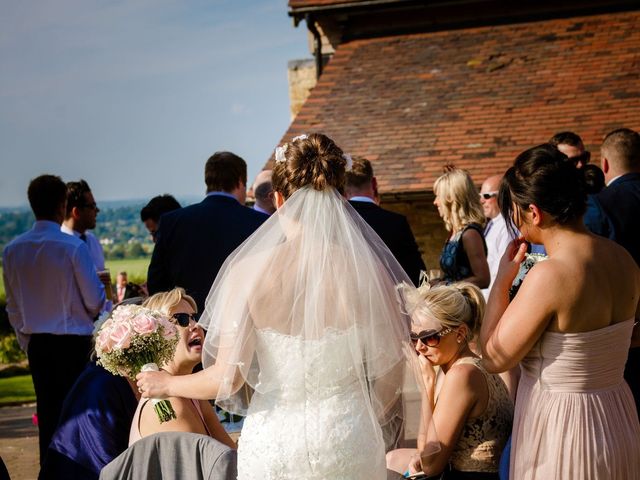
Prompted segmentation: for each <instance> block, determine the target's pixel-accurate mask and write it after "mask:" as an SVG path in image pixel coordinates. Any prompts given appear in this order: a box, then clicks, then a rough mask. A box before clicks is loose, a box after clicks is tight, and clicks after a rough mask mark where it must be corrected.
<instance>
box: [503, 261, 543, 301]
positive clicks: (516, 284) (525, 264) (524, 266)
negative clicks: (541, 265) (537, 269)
mask: <svg viewBox="0 0 640 480" xmlns="http://www.w3.org/2000/svg"><path fill="white" fill-rule="evenodd" d="M546 259H547V256H546V255H545V254H543V253H527V254H525V257H524V260H523V261H522V263H521V264H520V270H518V275H516V278H515V280H514V281H513V283H512V284H511V288H509V301H511V300H513V299H514V298H515V296H516V294H517V293H518V290H520V286H521V285H522V281H523V280H524V277H526V275H527V273H529V270H531V269H532V268H533V266H534V265H535V264H536V263H538V262H541V261H543V260H546Z"/></svg>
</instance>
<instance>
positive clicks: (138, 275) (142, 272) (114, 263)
mask: <svg viewBox="0 0 640 480" xmlns="http://www.w3.org/2000/svg"><path fill="white" fill-rule="evenodd" d="M150 261H151V258H135V259H132V260H126V259H125V260H107V261H106V262H105V264H106V265H105V266H106V267H107V268H108V269H109V270H111V282H112V283H113V284H114V285H115V281H116V275H118V273H119V272H127V279H128V280H129V281H130V282H134V283H144V282H146V281H147V269H148V268H149V262H150Z"/></svg>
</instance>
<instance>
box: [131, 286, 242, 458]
mask: <svg viewBox="0 0 640 480" xmlns="http://www.w3.org/2000/svg"><path fill="white" fill-rule="evenodd" d="M143 306H144V307H147V308H150V309H152V310H157V311H159V312H161V313H163V314H165V315H167V316H168V317H169V318H170V319H171V321H172V322H174V323H176V325H178V332H179V334H180V335H179V340H178V345H177V347H176V352H175V354H174V356H173V360H171V361H170V362H168V363H166V364H165V365H163V366H162V368H163V369H164V370H165V371H167V372H169V373H170V374H171V375H188V374H190V373H191V372H192V371H193V368H194V367H195V366H196V365H197V364H199V363H200V361H201V359H202V346H203V342H204V331H203V330H202V327H200V326H199V325H198V324H197V322H196V316H195V314H196V311H197V307H196V303H195V301H194V300H193V298H191V297H190V296H189V295H187V294H186V293H185V291H184V289H182V288H174V289H173V290H171V291H169V292H162V293H156V294H155V295H153V296H151V297H149V298H148V299H147V300H146V301H145V302H144V303H143ZM169 401H170V402H171V405H172V406H173V409H174V410H175V412H176V417H177V418H176V419H174V420H171V421H169V422H164V423H160V420H158V417H157V415H156V413H155V411H154V409H153V404H152V403H151V402H150V400H149V399H148V398H145V399H142V400H141V401H140V403H139V404H138V408H137V409H136V412H135V415H134V417H133V421H132V423H131V431H130V435H129V445H131V444H133V443H134V442H137V441H138V440H140V439H141V438H142V437H147V436H149V435H153V434H154V433H160V432H191V433H199V434H202V435H209V436H210V437H212V438H214V439H216V440H218V441H219V442H221V443H223V444H225V445H227V446H229V447H231V448H236V444H235V443H234V442H233V440H231V437H229V435H228V434H227V432H226V431H225V430H224V428H223V427H222V425H221V424H220V420H218V416H217V415H216V413H215V412H214V410H213V407H212V406H211V405H210V404H209V402H207V401H205V400H192V399H189V398H184V397H177V396H172V397H169Z"/></svg>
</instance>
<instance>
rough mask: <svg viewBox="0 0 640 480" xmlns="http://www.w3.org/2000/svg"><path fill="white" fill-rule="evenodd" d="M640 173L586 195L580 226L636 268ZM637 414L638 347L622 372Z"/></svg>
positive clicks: (639, 247)
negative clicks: (625, 255)
mask: <svg viewBox="0 0 640 480" xmlns="http://www.w3.org/2000/svg"><path fill="white" fill-rule="evenodd" d="M638 218H640V173H627V174H626V175H623V176H621V177H620V178H618V179H617V180H616V181H615V182H613V183H612V184H611V185H609V186H608V187H605V188H604V190H602V191H601V192H600V193H598V194H596V195H590V196H589V200H588V202H587V211H586V213H585V215H584V223H585V225H586V226H587V228H588V229H589V230H591V231H592V232H593V233H597V234H598V235H602V236H603V237H608V238H610V239H611V240H613V241H614V242H616V243H618V244H620V245H622V246H623V247H624V248H626V249H627V250H628V251H629V253H630V254H631V256H632V257H633V258H634V260H635V261H636V263H637V264H638V265H639V266H640V222H639V221H638ZM624 378H625V379H626V380H627V383H628V384H629V387H631V391H632V392H633V396H634V398H635V401H636V408H637V410H638V413H639V414H640V348H632V349H631V350H629V358H628V359H627V365H626V368H625V371H624Z"/></svg>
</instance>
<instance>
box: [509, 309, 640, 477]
mask: <svg viewBox="0 0 640 480" xmlns="http://www.w3.org/2000/svg"><path fill="white" fill-rule="evenodd" d="M632 329H633V320H628V321H625V322H621V323H617V324H614V325H610V326H608V327H605V328H602V329H600V330H594V331H591V332H584V333H555V332H546V333H544V334H543V336H542V338H541V339H540V341H538V343H537V344H536V345H535V346H534V348H533V349H532V350H531V352H529V354H528V355H527V356H526V357H525V358H524V360H523V361H522V362H521V368H522V378H521V379H520V385H519V386H518V397H517V400H516V408H515V418H514V422H513V437H512V449H511V466H510V478H511V479H513V480H533V479H536V480H569V479H572V480H573V479H575V480H591V479H593V480H596V479H599V480H605V479H606V480H637V479H640V424H639V423H638V414H637V412H636V407H635V403H634V400H633V396H632V395H631V391H630V390H629V387H628V385H627V384H626V382H625V381H624V379H623V377H622V374H623V371H624V365H625V363H626V360H627V354H628V351H629V345H630V341H631V330H632Z"/></svg>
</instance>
